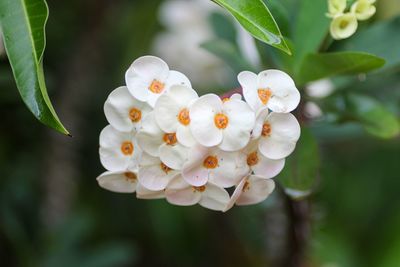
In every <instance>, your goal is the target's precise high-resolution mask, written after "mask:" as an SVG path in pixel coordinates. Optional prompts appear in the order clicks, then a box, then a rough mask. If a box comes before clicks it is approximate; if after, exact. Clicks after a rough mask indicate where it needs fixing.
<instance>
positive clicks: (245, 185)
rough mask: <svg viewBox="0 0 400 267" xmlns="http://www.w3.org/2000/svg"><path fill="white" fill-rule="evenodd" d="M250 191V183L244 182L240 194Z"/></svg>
mask: <svg viewBox="0 0 400 267" xmlns="http://www.w3.org/2000/svg"><path fill="white" fill-rule="evenodd" d="M249 190H250V183H249V181H248V180H246V182H244V186H243V188H242V192H246V191H249Z"/></svg>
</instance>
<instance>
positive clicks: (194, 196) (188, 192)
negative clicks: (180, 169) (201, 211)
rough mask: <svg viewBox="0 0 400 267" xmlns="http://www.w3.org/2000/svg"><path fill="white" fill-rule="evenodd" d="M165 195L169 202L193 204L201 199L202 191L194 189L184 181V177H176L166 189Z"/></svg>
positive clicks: (185, 204)
mask: <svg viewBox="0 0 400 267" xmlns="http://www.w3.org/2000/svg"><path fill="white" fill-rule="evenodd" d="M165 196H166V199H167V201H168V202H169V203H171V204H174V205H179V206H191V205H194V204H197V203H198V202H199V201H200V198H201V194H200V192H198V191H196V190H194V189H193V187H192V186H190V185H188V184H187V183H186V182H185V181H183V179H182V177H179V176H178V177H176V178H175V179H174V180H172V181H171V183H170V185H169V186H168V188H167V189H166V190H165Z"/></svg>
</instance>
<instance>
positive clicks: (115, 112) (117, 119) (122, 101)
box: [104, 86, 151, 132]
mask: <svg viewBox="0 0 400 267" xmlns="http://www.w3.org/2000/svg"><path fill="white" fill-rule="evenodd" d="M133 108H135V109H137V110H138V111H140V113H141V118H144V116H146V115H147V114H148V113H149V112H150V110H151V108H150V106H149V105H148V104H147V103H145V102H140V101H138V100H136V99H135V98H134V97H133V96H132V95H131V94H130V93H129V91H128V88H127V87H126V86H121V87H118V88H117V89H115V90H114V91H112V92H111V94H110V95H109V96H108V98H107V101H106V102H105V103H104V113H105V115H106V118H107V121H108V122H109V123H110V124H111V125H112V126H113V127H114V128H115V129H117V130H119V131H122V132H129V131H132V129H135V130H138V128H139V126H140V124H141V119H140V120H139V121H137V122H133V121H132V120H131V119H130V117H129V112H130V111H131V110H132V109H133Z"/></svg>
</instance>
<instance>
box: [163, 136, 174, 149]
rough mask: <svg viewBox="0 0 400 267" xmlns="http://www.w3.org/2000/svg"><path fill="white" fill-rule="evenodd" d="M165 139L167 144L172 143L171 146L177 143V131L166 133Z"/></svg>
mask: <svg viewBox="0 0 400 267" xmlns="http://www.w3.org/2000/svg"><path fill="white" fill-rule="evenodd" d="M163 140H164V142H165V143H166V144H167V145H170V146H172V145H175V144H176V142H177V140H176V134H175V133H166V134H164V137H163Z"/></svg>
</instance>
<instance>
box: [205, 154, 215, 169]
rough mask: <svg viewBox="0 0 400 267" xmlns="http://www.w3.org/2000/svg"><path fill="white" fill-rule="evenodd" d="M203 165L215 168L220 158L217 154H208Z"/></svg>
mask: <svg viewBox="0 0 400 267" xmlns="http://www.w3.org/2000/svg"><path fill="white" fill-rule="evenodd" d="M203 166H204V167H205V168H207V169H215V168H217V167H218V158H217V157H216V156H208V157H207V158H205V159H204V161H203Z"/></svg>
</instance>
